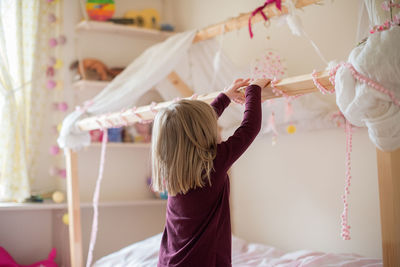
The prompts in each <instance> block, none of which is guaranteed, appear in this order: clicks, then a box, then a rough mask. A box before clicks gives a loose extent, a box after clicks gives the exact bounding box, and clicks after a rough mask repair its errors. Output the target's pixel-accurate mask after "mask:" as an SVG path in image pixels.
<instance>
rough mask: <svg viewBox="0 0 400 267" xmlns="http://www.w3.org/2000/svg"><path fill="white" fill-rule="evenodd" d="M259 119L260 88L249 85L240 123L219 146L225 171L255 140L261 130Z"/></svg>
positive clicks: (260, 114)
mask: <svg viewBox="0 0 400 267" xmlns="http://www.w3.org/2000/svg"><path fill="white" fill-rule="evenodd" d="M261 118H262V112H261V88H260V86H258V85H250V86H248V87H247V88H246V107H245V111H244V117H243V121H242V123H241V124H240V126H239V128H237V129H236V131H235V132H234V134H233V135H232V136H231V137H229V138H228V140H226V141H225V142H222V143H221V144H220V145H221V152H222V154H223V155H224V159H223V160H224V162H225V169H226V170H227V169H229V168H230V167H231V166H232V164H233V163H234V162H235V161H236V160H237V159H238V158H239V157H240V156H241V155H242V154H243V153H244V152H245V151H246V149H247V148H248V147H249V146H250V144H251V143H252V142H253V140H254V139H255V138H256V136H257V134H258V133H259V132H260V129H261Z"/></svg>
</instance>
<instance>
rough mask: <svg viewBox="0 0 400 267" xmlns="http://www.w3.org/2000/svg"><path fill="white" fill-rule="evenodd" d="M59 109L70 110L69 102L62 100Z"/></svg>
mask: <svg viewBox="0 0 400 267" xmlns="http://www.w3.org/2000/svg"><path fill="white" fill-rule="evenodd" d="M57 108H58V110H59V111H62V112H65V111H67V110H68V104H67V103H66V102H60V103H58V106H57Z"/></svg>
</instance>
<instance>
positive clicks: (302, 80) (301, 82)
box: [77, 71, 332, 131]
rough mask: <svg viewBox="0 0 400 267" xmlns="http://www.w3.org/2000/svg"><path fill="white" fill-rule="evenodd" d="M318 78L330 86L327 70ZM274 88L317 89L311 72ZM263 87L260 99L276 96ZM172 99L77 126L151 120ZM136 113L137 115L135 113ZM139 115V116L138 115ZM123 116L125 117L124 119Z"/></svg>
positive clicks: (206, 98)
mask: <svg viewBox="0 0 400 267" xmlns="http://www.w3.org/2000/svg"><path fill="white" fill-rule="evenodd" d="M317 75H318V76H317V77H318V80H319V82H320V83H321V84H323V85H325V86H326V87H327V88H329V89H330V88H332V85H331V84H330V82H329V74H328V72H327V71H324V72H321V73H318V74H317ZM275 87H276V88H278V89H280V90H282V91H284V92H285V93H286V94H288V95H299V94H307V93H311V92H315V91H318V89H317V88H316V87H315V85H314V82H313V80H312V76H311V74H307V75H301V76H296V77H291V78H286V79H283V80H281V81H280V82H278V83H277V84H276V85H275ZM268 88H269V87H267V88H265V89H264V90H263V91H262V99H263V100H267V99H272V98H276V97H277V96H275V95H274V94H272V93H271V90H270V89H271V88H269V89H268ZM220 93H221V92H213V93H210V94H204V95H200V96H199V97H198V98H197V99H198V100H201V101H204V102H206V103H211V102H212V101H213V100H214V98H216V97H217V96H218V95H219V94H220ZM172 103H173V101H167V102H162V103H159V104H157V105H156V106H155V107H153V110H152V107H151V105H148V106H142V107H139V108H137V109H136V110H135V111H134V110H132V109H131V110H126V111H124V112H115V113H111V114H109V115H107V116H106V117H105V116H104V117H103V116H95V117H89V118H86V119H83V120H81V121H79V122H78V123H77V125H78V127H79V128H80V129H81V130H83V131H90V130H95V129H99V128H101V127H100V125H99V123H98V122H100V124H101V125H102V126H104V127H112V126H114V127H115V126H117V125H123V124H124V123H125V122H128V125H131V124H134V123H136V122H140V121H141V119H143V120H151V119H153V118H154V116H155V114H154V113H155V112H154V111H158V110H161V109H164V108H166V107H168V106H169V105H170V104H172ZM135 114H137V115H135ZM138 115H139V116H140V118H139V117H138ZM124 118H125V119H124Z"/></svg>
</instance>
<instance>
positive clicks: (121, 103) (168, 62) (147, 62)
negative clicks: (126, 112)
mask: <svg viewBox="0 0 400 267" xmlns="http://www.w3.org/2000/svg"><path fill="white" fill-rule="evenodd" d="M194 36H195V31H189V32H184V33H180V34H177V35H174V36H172V37H171V38H169V39H167V40H166V41H165V42H162V43H159V44H157V45H155V46H152V47H150V48H149V49H147V50H146V51H145V52H144V53H143V54H142V55H140V56H139V57H138V58H137V59H136V60H134V61H133V62H132V63H131V64H130V65H129V66H128V67H127V68H126V69H125V70H124V71H123V72H122V73H121V74H120V75H118V76H117V77H116V78H115V79H114V80H113V81H112V82H111V83H110V84H109V85H108V86H107V87H106V88H105V89H104V90H103V91H102V92H101V93H100V94H98V95H97V96H96V97H94V98H93V104H92V105H91V106H89V107H87V113H86V114H84V112H83V111H82V110H76V111H74V112H72V113H71V114H69V115H68V116H67V117H66V119H65V120H64V122H63V126H62V129H61V133H60V136H59V138H58V143H59V145H60V147H62V148H65V147H69V148H73V149H77V148H80V147H83V146H87V145H89V144H90V136H89V134H88V133H87V132H82V131H80V130H79V129H77V127H75V123H76V122H77V121H78V120H79V119H82V118H83V117H84V116H88V115H98V114H104V113H107V112H114V111H119V110H121V109H123V108H129V107H133V106H134V105H135V104H136V102H137V101H138V99H139V98H140V97H141V96H142V95H143V94H144V93H146V92H147V91H148V90H150V89H152V88H154V87H155V88H156V89H157V90H158V92H159V93H160V94H161V96H162V97H163V98H164V99H166V100H170V99H173V98H175V97H176V96H177V95H179V94H178V92H177V90H176V89H175V88H174V87H173V85H172V84H171V83H170V82H169V81H168V80H167V79H166V77H167V75H168V74H169V73H171V72H172V71H175V72H177V73H178V74H179V76H180V77H181V78H182V79H183V80H184V81H185V83H187V84H188V85H189V87H190V88H191V89H192V90H193V91H194V92H195V93H199V94H200V93H206V92H212V91H215V90H223V88H224V86H226V85H228V84H229V83H230V82H231V81H232V80H233V78H234V77H235V75H236V74H237V70H236V69H235V67H234V66H233V65H232V63H230V61H229V60H228V59H227V58H226V57H225V56H222V57H221V68H220V70H219V71H218V75H217V79H216V81H215V86H214V88H211V82H212V78H213V76H214V69H213V68H212V62H213V59H214V55H215V53H216V51H218V44H217V43H216V42H215V41H214V40H211V41H204V42H200V43H197V44H194V45H193V44H192V41H193V38H194ZM228 113H229V112H228ZM231 113H235V111H234V110H233V111H231ZM233 116H234V115H233ZM225 121H226V123H227V124H229V123H230V122H232V120H225ZM233 121H235V120H233ZM236 121H237V120H236Z"/></svg>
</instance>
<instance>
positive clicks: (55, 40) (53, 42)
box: [49, 38, 57, 47]
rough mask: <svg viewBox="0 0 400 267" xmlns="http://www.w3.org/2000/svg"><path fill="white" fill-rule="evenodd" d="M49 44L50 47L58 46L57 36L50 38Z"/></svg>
mask: <svg viewBox="0 0 400 267" xmlns="http://www.w3.org/2000/svg"><path fill="white" fill-rule="evenodd" d="M49 45H50V47H56V46H57V39H56V38H51V39H50V40H49Z"/></svg>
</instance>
